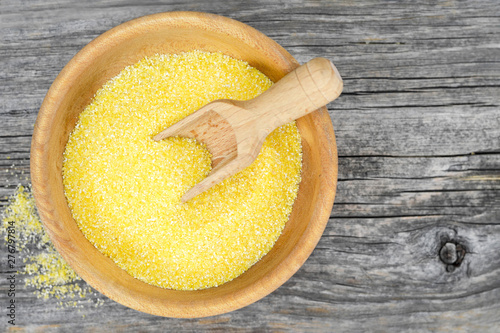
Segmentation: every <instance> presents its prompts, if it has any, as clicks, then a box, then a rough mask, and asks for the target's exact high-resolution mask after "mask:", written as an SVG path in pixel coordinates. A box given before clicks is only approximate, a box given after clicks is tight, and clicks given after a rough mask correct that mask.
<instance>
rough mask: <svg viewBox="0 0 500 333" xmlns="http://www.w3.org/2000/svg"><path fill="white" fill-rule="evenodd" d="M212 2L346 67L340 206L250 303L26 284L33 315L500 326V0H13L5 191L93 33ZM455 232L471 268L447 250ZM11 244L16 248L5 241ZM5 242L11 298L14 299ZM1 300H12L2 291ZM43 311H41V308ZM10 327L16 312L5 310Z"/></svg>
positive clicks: (112, 326) (239, 327) (322, 327)
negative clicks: (55, 86)
mask: <svg viewBox="0 0 500 333" xmlns="http://www.w3.org/2000/svg"><path fill="white" fill-rule="evenodd" d="M169 10H198V11H207V12H212V13H217V14H221V15H225V16H229V17H232V18H235V19H237V20H240V21H242V22H245V23H247V24H249V25H251V26H253V27H255V28H257V29H259V30H260V31H262V32H264V33H265V34H267V35H268V36H270V37H271V38H273V39H275V40H276V41H277V42H279V43H280V44H281V45H283V46H284V47H285V48H286V49H287V50H289V51H290V52H291V53H292V55H294V56H295V57H296V58H297V59H298V60H299V61H300V62H306V61H307V60H309V59H311V58H313V57H315V56H325V57H328V58H331V59H332V60H333V61H334V63H335V64H336V65H337V67H338V68H339V70H340V72H341V74H342V75H343V77H344V80H345V81H344V82H345V89H344V94H343V95H342V96H341V98H340V99H338V100H337V101H336V103H334V104H333V105H331V106H330V107H329V112H330V115H331V117H332V121H333V123H334V126H335V130H336V135H337V143H338V148H339V155H340V158H339V184H338V192H337V198H336V203H335V206H334V209H333V211H332V215H331V220H330V222H329V224H328V227H327V229H326V230H325V234H324V237H323V238H322V239H321V241H320V242H319V244H318V247H317V248H316V250H315V251H314V253H313V254H312V256H311V257H310V258H309V260H308V261H307V262H306V264H305V265H304V266H303V268H302V269H301V270H299V272H298V273H297V274H296V275H295V276H294V277H292V279H290V280H289V281H288V282H287V283H285V285H284V286H282V287H281V288H279V289H278V290H277V291H276V292H274V293H273V294H271V295H270V296H268V297H266V298H264V299H262V300H261V301H259V302H257V303H255V304H252V305H250V306H248V307H246V308H244V309H242V310H239V311H236V312H233V313H230V314H226V315H221V316H216V317H211V318H202V319H193V320H177V319H168V318H159V317H154V316H150V315H147V314H142V313H138V312H136V311H134V310H130V309H127V308H125V307H123V306H121V305H119V304H117V303H115V302H113V301H111V300H109V299H106V298H105V297H103V298H104V305H102V306H101V307H99V308H95V307H93V306H91V305H88V304H87V305H84V306H83V307H82V308H80V309H71V308H68V309H58V307H57V301H56V300H39V299H36V298H35V297H34V296H33V294H32V291H33V290H32V289H29V288H25V287H23V286H22V283H20V284H19V285H18V287H19V293H18V294H17V296H16V300H17V301H18V304H19V312H18V320H19V321H18V323H19V324H20V325H22V326H24V327H25V328H26V329H27V330H28V331H36V330H45V331H81V330H95V331H104V330H107V331H124V332H128V331H130V332H134V331H151V332H154V331H158V330H163V331H165V330H170V331H185V332H187V331H196V332H200V331H201V332H202V331H224V332H226V331H229V332H231V331H238V332H239V331H292V332H304V331H317V332H323V331H350V332H357V331H367V330H368V331H369V330H372V331H377V330H380V331H398V332H399V331H447V330H453V329H457V330H463V331H474V332H496V331H498V327H500V321H499V318H498V314H499V313H500V302H499V299H500V245H499V242H498V239H499V238H500V26H499V25H498V22H499V21H498V20H499V17H500V3H499V2H498V1H495V0H486V1H481V2H478V1H460V2H458V1H437V2H431V3H429V2H424V1H389V2H380V1H375V0H361V1H356V2H352V1H337V2H332V1H326V0H324V1H321V0H320V1H316V0H293V1H287V2H285V3H283V2H272V1H265V0H258V1H251V2H249V1H247V2H244V1H211V2H202V1H195V0H190V1H183V2H178V3H172V2H169V1H163V2H162V1H148V2H132V1H128V0H125V1H123V0H106V1H94V0H92V1H86V2H81V1H80V2H77V1H58V0H31V1H19V0H4V1H2V2H1V3H0V32H1V38H0V59H1V61H0V205H1V206H4V205H5V204H6V201H5V196H8V195H10V194H12V193H13V190H14V188H15V186H16V185H17V184H19V183H23V184H28V183H29V175H28V172H29V144H30V139H31V132H32V129H33V124H34V121H35V119H36V114H37V111H38V108H39V106H40V104H41V102H42V100H43V97H44V95H45V93H46V92H47V90H48V88H49V87H50V84H51V83H52V81H53V80H54V78H55V77H56V76H57V74H58V73H59V71H60V70H61V69H62V67H63V66H64V65H65V64H66V63H67V62H68V61H69V60H70V59H71V57H72V56H73V55H74V54H75V53H76V52H78V50H80V49H81V48H82V47H83V46H84V45H85V44H86V43H88V42H89V41H90V40H92V39H93V38H95V37H96V36H98V35H99V34H101V33H102V32H104V31H106V30H108V29H110V28H112V27H113V26H116V25H117V24H120V23H122V22H124V21H127V20H130V19H132V18H135V17H138V16H142V15H146V14H152V13H156V12H161V11H169ZM447 241H452V242H456V243H459V244H461V245H463V246H464V247H465V248H466V254H465V257H464V259H463V261H462V263H461V264H460V266H458V267H454V269H453V270H451V269H450V271H448V270H447V266H446V265H445V264H444V263H443V262H442V261H441V260H440V258H439V250H440V249H441V247H442V245H443V244H444V243H445V242H447ZM0 249H1V250H0V253H1V254H5V253H6V252H5V248H4V244H2V246H1V247H0ZM3 257H4V256H3V255H2V259H0V275H1V277H0V289H1V290H2V292H1V293H0V295H1V296H0V304H5V302H6V301H7V300H8V298H7V296H6V293H5V291H6V290H7V289H8V286H7V281H6V279H5V278H4V277H5V274H4V272H6V271H7V270H6V261H5V260H4V259H3ZM2 307H3V305H2ZM28 314H29V315H28ZM0 327H1V328H5V327H7V321H6V320H5V317H4V319H2V320H0Z"/></svg>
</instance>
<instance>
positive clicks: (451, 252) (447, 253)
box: [439, 242, 465, 272]
mask: <svg viewBox="0 0 500 333" xmlns="http://www.w3.org/2000/svg"><path fill="white" fill-rule="evenodd" d="M464 257H465V247H464V246H463V245H461V244H458V243H454V242H446V243H445V244H444V245H443V247H442V248H441V250H440V251H439V258H440V259H441V261H442V262H443V263H445V264H446V270H447V271H448V272H453V271H454V270H455V268H457V267H459V266H460V264H461V263H462V261H463V259H464Z"/></svg>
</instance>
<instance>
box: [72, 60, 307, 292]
mask: <svg viewBox="0 0 500 333" xmlns="http://www.w3.org/2000/svg"><path fill="white" fill-rule="evenodd" d="M271 84H272V82H271V81H270V80H269V79H268V78H267V77H266V76H265V75H264V74H262V73H261V72H259V71H258V70H257V69H255V68H252V67H251V66H249V65H248V64H247V63H246V62H243V61H240V60H236V59H233V58H230V57H228V56H225V55H222V54H220V53H207V52H201V51H193V52H186V53H181V54H177V55H173V54H172V55H155V56H152V57H147V58H144V59H143V60H141V61H139V62H138V63H136V64H134V65H132V66H129V67H126V68H125V69H124V70H123V71H122V72H120V73H119V74H118V75H117V76H116V77H115V78H113V79H111V80H110V81H109V82H107V83H106V84H105V85H104V86H103V87H102V88H101V89H100V90H98V91H97V93H96V94H95V97H94V99H93V101H92V102H91V104H90V105H88V106H87V107H86V108H85V110H84V111H83V112H82V113H81V114H80V117H79V120H78V123H77V124H76V127H75V129H74V130H73V132H72V133H71V135H70V138H69V141H68V143H67V146H66V150H65V152H64V163H63V181H64V189H65V194H66V197H67V200H68V204H69V207H70V209H71V212H72V214H73V217H74V218H75V220H76V222H77V223H78V226H79V228H80V229H81V230H82V232H83V233H84V235H85V236H86V237H87V239H88V240H89V241H90V242H92V244H94V246H95V247H96V248H97V249H99V250H100V251H101V252H102V253H104V254H105V255H107V256H109V257H110V258H111V259H112V260H114V262H115V263H116V264H117V265H118V266H120V267H121V268H123V269H124V270H126V271H127V272H128V273H129V274H131V275H132V276H134V277H135V278H137V279H139V280H142V281H144V282H147V283H149V284H152V285H156V286H159V287H163V288H171V289H178V290H196V289H203V288H209V287H215V286H218V285H220V284H223V283H225V282H227V281H230V280H232V279H234V278H235V277H237V276H238V275H240V274H242V273H243V272H245V271H246V270H247V269H248V268H250V267H251V266H252V265H253V264H255V263H256V262H257V261H258V260H259V259H261V258H262V257H263V256H264V255H265V254H266V253H267V252H269V250H270V249H271V248H272V246H273V245H274V243H275V242H276V240H277V239H278V237H279V235H280V233H281V231H282V230H283V228H284V226H285V223H286V222H287V220H288V217H289V214H290V212H291V210H292V205H293V202H294V200H295V198H296V196H297V191H298V186H299V183H300V173H301V159H302V150H301V140H300V134H299V132H298V130H297V127H296V125H295V123H290V124H287V125H284V126H282V127H280V128H278V129H276V130H275V131H274V132H273V133H271V134H270V135H269V136H268V137H267V139H266V141H265V143H264V146H263V148H262V150H261V152H260V154H259V156H258V158H257V159H256V161H255V162H254V163H253V164H252V165H250V166H249V167H248V168H246V169H245V170H243V171H241V172H240V173H238V174H236V175H235V176H233V177H231V178H229V179H226V180H225V181H224V182H222V183H220V184H218V185H216V186H215V187H213V188H212V189H210V190H208V191H207V192H205V193H202V194H201V195H199V196H197V197H195V198H194V199H192V200H190V201H188V202H187V203H182V202H181V197H182V195H183V194H184V193H185V192H186V191H187V190H189V189H190V188H191V187H192V186H193V185H195V184H196V183H198V182H200V181H201V180H202V179H203V178H204V177H206V176H207V175H208V173H209V172H210V170H211V160H210V158H211V156H210V153H209V152H208V151H207V150H206V149H205V148H204V146H202V145H201V144H199V143H197V142H196V141H195V140H193V139H186V138H169V139H166V140H163V141H160V142H155V141H153V140H152V137H153V136H154V135H155V134H157V133H159V132H160V131H161V130H163V129H165V128H166V127H168V126H170V125H172V124H174V123H176V122H177V121H179V120H180V119H182V118H184V117H186V116H188V115H189V114H191V113H192V112H194V111H196V110H197V109H199V108H200V107H202V106H203V105H205V104H207V103H209V102H211V101H213V100H216V99H222V98H228V99H236V100H247V99H251V98H253V97H256V96H258V95H259V94H261V93H262V92H264V91H265V90H266V89H268V88H269V87H270V86H271Z"/></svg>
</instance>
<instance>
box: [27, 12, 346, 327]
mask: <svg viewBox="0 0 500 333" xmlns="http://www.w3.org/2000/svg"><path fill="white" fill-rule="evenodd" d="M179 19H182V22H179V21H180V20H179ZM152 23H155V24H162V25H170V26H175V27H180V26H183V25H189V27H190V28H192V27H193V26H195V27H198V28H202V29H208V30H211V29H215V28H216V27H221V26H223V27H227V26H230V27H231V29H232V30H231V33H230V32H228V31H227V30H225V33H227V34H228V35H232V36H233V37H236V38H238V39H241V40H243V41H244V42H245V43H248V44H250V45H252V46H254V47H257V48H262V49H266V50H268V53H272V54H273V55H275V56H279V59H278V61H279V62H280V65H281V66H286V68H287V71H288V72H289V71H291V70H293V69H294V68H295V67H297V66H298V62H297V61H296V60H295V59H294V58H293V57H292V56H291V54H290V53H288V51H286V50H285V49H284V48H283V47H281V46H280V45H279V44H278V43H277V42H275V41H274V40H272V39H271V38H269V37H267V36H266V35H264V34H263V33H261V32H260V31H258V30H257V29H255V28H253V27H250V26H248V25H247V24H244V23H242V22H239V21H237V20H233V19H231V18H228V17H224V16H220V15H216V14H211V13H203V12H193V11H172V12H163V13H157V14H151V15H146V16H142V17H139V18H135V19H132V20H130V21H127V22H124V23H122V24H120V25H117V26H115V27H114V28H112V29H110V30H108V31H106V32H104V33H103V34H101V35H99V36H98V37H96V38H95V39H94V40H92V41H91V42H90V43H88V44H87V45H86V46H84V47H83V48H82V49H81V50H80V51H79V52H78V53H77V54H76V55H75V56H74V57H73V58H72V59H71V60H70V61H69V62H68V63H67V65H65V66H64V68H63V69H62V70H61V72H60V73H59V75H58V76H57V77H56V78H55V80H54V82H53V83H52V85H51V87H50V89H49V90H48V92H47V95H46V96H45V98H44V100H43V102H42V105H41V107H40V110H39V113H38V116H37V119H36V122H35V127H34V131H33V137H32V142H31V152H30V173H31V179H32V189H33V195H34V198H35V203H36V206H37V209H38V212H39V215H40V218H41V220H42V222H43V225H44V229H45V230H46V232H47V233H48V234H49V237H50V239H51V241H52V242H53V244H54V245H55V247H56V249H57V250H58V252H59V253H61V251H60V248H59V244H58V239H57V237H55V236H54V235H53V233H52V230H51V228H54V225H53V224H52V223H49V222H48V221H51V220H53V219H52V216H53V210H54V208H52V207H54V206H55V204H54V203H53V202H52V198H51V189H47V188H44V184H45V182H46V180H47V179H48V174H49V171H48V169H47V168H46V167H43V165H44V164H46V163H47V161H46V159H45V158H46V155H47V149H48V145H49V139H48V136H47V135H43V134H44V133H45V134H46V133H47V131H50V128H51V126H52V121H53V119H54V116H55V114H56V110H57V109H58V106H59V104H60V100H61V99H60V98H58V96H61V95H62V94H64V93H65V91H67V90H68V89H69V87H68V85H67V84H66V83H67V82H68V81H69V80H70V78H71V76H72V75H73V74H74V73H76V71H77V70H78V68H82V67H83V66H86V65H88V64H89V62H90V61H91V60H92V59H93V58H94V57H97V56H99V54H102V52H104V51H105V48H106V47H109V46H106V45H105V42H106V41H109V40H110V39H115V40H117V41H119V40H120V36H122V35H123V34H126V33H128V32H130V31H133V30H135V29H147V28H148V27H149V26H151V24H152ZM217 32H219V33H220V30H218V31H217ZM256 37H257V38H256ZM308 117H311V119H312V122H313V123H314V125H315V126H317V127H318V128H320V129H321V130H322V131H323V134H324V135H325V141H326V142H327V143H329V144H326V145H325V144H323V145H321V146H320V147H319V150H320V151H321V154H322V155H321V156H324V157H325V158H324V159H325V161H323V162H322V163H321V170H320V175H321V177H322V180H323V181H322V182H320V188H319V190H318V193H319V195H318V203H317V204H316V205H315V208H314V210H313V213H312V217H311V220H313V219H314V220H315V221H316V223H315V224H314V226H310V225H308V226H307V228H306V230H305V231H304V233H303V235H302V236H301V237H300V239H299V241H298V243H297V246H296V247H295V248H294V249H293V250H292V252H291V253H290V254H289V255H288V256H287V257H286V258H285V260H284V261H283V262H281V263H280V265H279V266H280V269H279V271H278V270H275V271H278V272H273V276H272V277H271V278H267V279H265V281H263V282H262V283H254V284H253V285H252V286H251V288H250V287H249V288H250V289H251V290H250V292H246V293H245V294H243V293H238V298H234V299H229V300H227V299H226V300H225V302H224V304H222V306H221V305H218V306H217V305H214V304H209V303H207V302H204V303H202V304H199V305H195V304H193V306H197V307H198V308H197V309H196V311H195V313H196V315H194V316H191V315H189V314H186V313H179V312H178V311H176V310H175V309H161V311H154V310H151V308H144V307H142V306H141V305H138V304H137V302H134V301H133V300H129V299H127V298H125V297H118V296H117V295H115V294H111V293H110V292H108V290H105V289H103V288H100V286H99V287H98V286H95V285H94V283H90V282H88V279H87V273H86V272H85V271H83V269H80V267H78V265H77V264H76V263H75V262H74V261H73V259H72V258H71V257H67V256H66V255H64V254H63V253H61V255H62V256H63V258H64V259H65V260H66V261H67V262H68V264H69V265H70V266H71V267H72V268H73V269H74V270H75V271H76V272H77V273H78V275H80V276H81V277H82V278H83V279H84V280H85V281H87V283H89V284H90V285H91V286H92V287H94V288H95V289H97V290H98V291H99V292H101V293H103V294H104V295H106V296H107V297H109V298H111V299H113V300H115V301H116V302H118V303H120V304H123V305H125V306H128V307H130V308H133V309H136V310H139V311H143V312H146V313H150V314H154V315H160V316H168V317H184V318H200V317H206V316H213V315H218V314H223V313H227V312H230V311H233V310H237V309H240V308H243V307H245V306H247V305H249V304H251V303H254V302H256V301H257V300H259V299H261V298H263V297H265V296H266V295H268V294H270V293H271V292H273V291H274V290H276V289H277V288H279V287H280V286H281V285H282V284H283V283H285V282H286V281H287V280H288V279H289V278H290V277H292V275H294V274H295V273H296V272H297V271H298V270H299V268H300V267H301V266H302V265H303V264H304V262H305V261H306V260H307V258H308V257H309V256H310V254H311V253H312V252H313V250H314V248H315V247H316V245H317V243H318V242H319V240H320V238H321V236H322V234H323V231H324V229H325V227H326V225H327V223H328V220H329V218H330V212H331V208H332V206H333V203H334V199H335V192H336V185H337V146H336V141H335V134H334V131H333V124H332V122H331V119H330V116H329V114H328V112H327V109H326V107H323V108H321V109H319V110H318V111H315V112H313V113H311V114H310V115H308ZM309 224H310V223H309ZM157 288H160V287H157ZM247 289H248V288H247ZM247 291H248V290H247Z"/></svg>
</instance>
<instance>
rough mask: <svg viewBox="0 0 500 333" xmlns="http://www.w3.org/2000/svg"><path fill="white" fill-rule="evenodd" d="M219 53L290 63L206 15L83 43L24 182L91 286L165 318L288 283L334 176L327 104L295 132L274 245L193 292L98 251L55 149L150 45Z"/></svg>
mask: <svg viewBox="0 0 500 333" xmlns="http://www.w3.org/2000/svg"><path fill="white" fill-rule="evenodd" d="M192 50H203V51H211V52H215V51H220V52H222V53H224V54H227V55H229V56H231V57H234V58H237V59H242V60H245V61H247V62H248V63H249V64H250V65H251V66H253V67H256V68H257V69H259V70H260V71H262V72H263V73H264V74H266V75H267V76H268V77H269V78H270V79H271V80H273V81H277V80H279V79H280V78H281V77H283V76H284V75H285V74H286V73H288V72H290V71H291V70H293V69H294V68H295V67H297V66H298V63H297V61H296V60H295V59H294V58H293V57H292V56H291V55H290V54H289V53H288V52H287V51H285V50H284V49H283V48H282V47H281V46H279V45H278V44H277V43H276V42H274V41H273V40H271V39H270V38H268V37H266V36H265V35H263V34H262V33H260V32H259V31H257V30H255V29H253V28H251V27H249V26H247V25H245V24H243V23H240V22H237V21H234V20H231V19H228V18H225V17H221V16H217V15H213V14H206V13H196V12H169V13H160V14H155V15H150V16H145V17H141V18H138V19H135V20H132V21H129V22H126V23H123V24H121V25H119V26H117V27H115V28H113V29H111V30H109V31H108V32H106V33H104V34H102V35H101V36H99V37H98V38H96V39H95V40H93V41H92V42H91V43H89V44H88V45H87V46H85V47H84V48H83V49H82V50H81V51H80V52H78V54H77V55H76V56H75V57H74V58H73V59H71V61H70V62H69V63H68V64H67V65H66V66H65V67H64V69H63V70H62V71H61V73H60V74H59V75H58V76H57V78H56V79H55V81H54V83H53V84H52V86H51V87H50V90H49V91H48V93H47V96H46V97H45V99H44V101H43V104H42V106H41V108H40V111H39V113H38V118H37V120H36V124H35V129H34V133H33V139H32V145H31V180H32V186H33V191H34V196H35V200H36V205H37V208H38V212H39V214H40V217H41V219H42V221H43V224H44V225H45V229H46V230H47V232H48V234H49V236H50V238H51V240H52V242H53V243H54V245H55V247H56V248H57V250H58V251H59V253H60V254H61V255H62V256H63V258H64V259H65V260H66V261H67V262H68V263H69V264H70V265H71V267H72V268H73V269H74V270H75V271H76V272H77V273H78V274H79V275H80V276H81V277H82V278H83V279H84V280H85V281H86V282H88V283H89V284H90V285H91V286H93V287H94V288H95V289H97V290H99V291H100V292H102V293H103V294H104V295H106V296H108V297H109V298H111V299H113V300H115V301H117V302H119V303H121V304H123V305H126V306H128V307H131V308H133V309H136V310H139V311H143V312H147V313H150V314H154V315H160V316H167V317H186V318H195V317H205V316H211V315H217V314H222V313H226V312H229V311H232V310H236V309H239V308H241V307H244V306H246V305H249V304H251V303H253V302H255V301H257V300H259V299H260V298H262V297H264V296H266V295H267V294H269V293H271V292H272V291H274V290H275V289H277V288H278V287H279V286H281V285H282V284H283V283H284V282H285V281H287V280H288V279H289V278H290V277H291V276H292V275H293V274H294V273H295V272H296V271H297V270H298V269H299V268H300V267H301V265H302V264H303V263H304V262H305V261H306V259H307V258H308V256H309V255H310V254H311V252H312V251H313V249H314V247H315V246H316V244H317V243H318V241H319V239H320V237H321V235H322V233H323V230H324V228H325V226H326V223H327V222H328V218H329V216H330V212H331V209H332V206H333V201H334V197H335V189H336V183H337V149H336V144H335V136H334V133H333V126H332V123H331V120H330V117H329V115H328V113H327V111H326V108H322V109H320V110H318V111H316V112H313V113H311V114H310V115H308V116H306V117H303V118H300V119H299V120H298V121H297V125H298V128H299V131H300V133H301V136H302V148H303V166H302V182H301V183H300V188H299V193H298V197H297V199H296V201H295V203H294V205H293V210H292V213H291V216H290V219H289V221H288V222H287V224H286V227H285V229H284V231H283V233H282V234H281V236H280V237H279V239H278V241H277V242H276V244H275V245H274V247H273V248H272V250H271V251H270V252H269V253H268V254H267V255H266V256H264V257H263V258H262V259H261V260H260V261H259V262H258V263H256V264H255V265H254V266H253V267H251V268H250V269H249V270H248V271H246V272H245V273H243V274H242V275H240V276H239V277H237V278H236V279H234V280H232V281H230V282H227V283H225V284H223V285H221V286H218V287H214V288H208V289H204V290H197V291H177V290H170V289H163V288H159V287H156V286H152V285H149V284H146V283H144V282H141V281H139V280H137V279H135V278H133V277H132V276H131V275H129V274H128V273H127V272H125V271H124V270H122V269H121V268H119V267H118V266H117V265H116V264H115V263H114V262H113V261H112V260H111V259H109V258H108V257H106V256H104V255H103V254H101V253H100V252H99V251H98V250H97V249H96V248H95V247H94V246H93V245H92V244H91V243H90V242H89V241H88V240H87V239H86V238H85V236H84V235H83V234H82V232H81V231H80V229H79V228H78V226H77V224H76V222H75V220H74V219H73V217H72V216H71V212H70V209H69V207H68V204H67V201H66V197H65V195H64V189H63V182H62V172H61V169H62V162H63V152H64V149H65V146H66V143H67V141H68V137H69V135H70V133H71V131H72V130H73V128H74V126H75V123H76V122H77V120H78V115H79V114H80V112H82V110H83V109H84V107H85V106H86V105H88V104H89V103H90V102H91V99H92V97H93V95H94V93H95V92H96V91H97V90H98V89H99V88H100V87H101V86H102V85H103V84H104V83H105V82H106V81H108V80H109V79H110V78H112V77H114V76H116V75H117V74H118V73H119V72H120V71H121V70H122V69H123V68H124V67H125V66H128V65H131V64H134V63H136V62H137V61H139V60H141V59H142V58H144V57H145V56H150V55H153V54H155V53H178V52H182V51H192Z"/></svg>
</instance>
